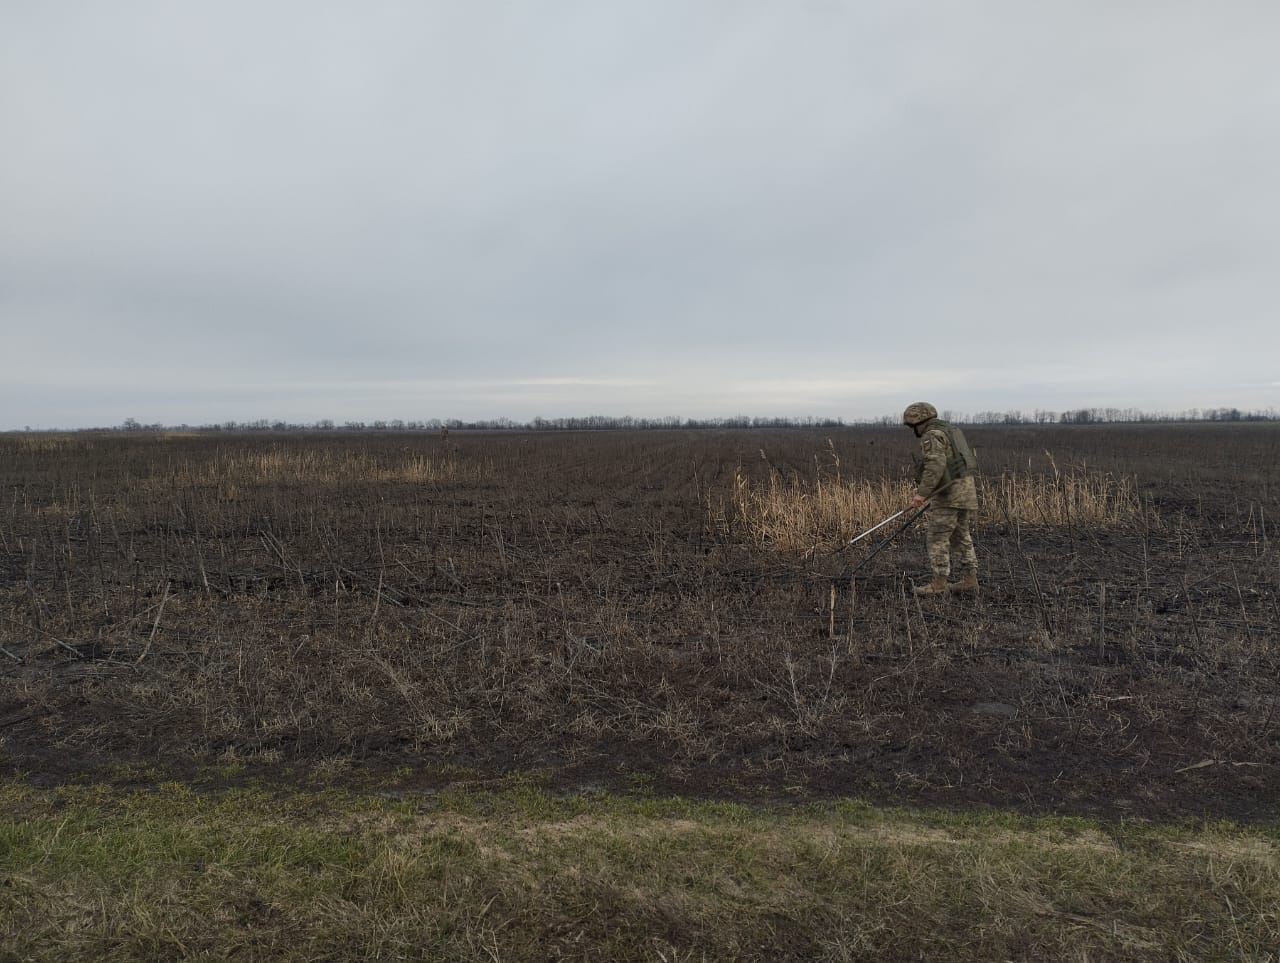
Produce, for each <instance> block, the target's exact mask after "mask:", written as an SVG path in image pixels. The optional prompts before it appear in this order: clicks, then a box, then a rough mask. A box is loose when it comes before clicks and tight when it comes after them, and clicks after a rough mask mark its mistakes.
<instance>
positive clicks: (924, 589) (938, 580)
mask: <svg viewBox="0 0 1280 963" xmlns="http://www.w3.org/2000/svg"><path fill="white" fill-rule="evenodd" d="M912 591H914V592H915V593H916V595H942V594H944V593H945V592H946V591H947V578H946V576H945V575H935V576H934V577H933V581H932V582H930V583H929V584H928V585H917V586H916V587H915V588H914V589H913V590H912Z"/></svg>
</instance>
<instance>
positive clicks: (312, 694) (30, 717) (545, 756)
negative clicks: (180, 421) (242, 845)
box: [0, 425, 1280, 820]
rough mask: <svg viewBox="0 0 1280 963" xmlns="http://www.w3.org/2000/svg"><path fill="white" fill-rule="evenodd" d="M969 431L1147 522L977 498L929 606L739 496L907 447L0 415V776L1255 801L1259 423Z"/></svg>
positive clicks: (863, 465) (1059, 803)
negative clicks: (55, 420) (187, 431)
mask: <svg viewBox="0 0 1280 963" xmlns="http://www.w3.org/2000/svg"><path fill="white" fill-rule="evenodd" d="M969 435H970V440H971V441H972V443H973V444H974V445H975V446H976V447H977V448H978V449H979V451H980V456H981V458H982V464H983V472H984V479H986V482H987V483H988V484H989V485H993V484H994V483H995V482H996V480H998V479H999V478H1001V477H1002V476H1008V475H1012V474H1015V473H1020V474H1022V475H1034V476H1038V477H1042V478H1046V479H1048V478H1054V477H1057V476H1058V475H1059V473H1060V472H1065V471H1066V470H1067V468H1068V467H1073V468H1074V470H1077V471H1079V472H1088V473H1092V474H1094V475H1102V476H1111V477H1116V478H1124V479H1128V480H1131V481H1132V483H1133V485H1134V486H1135V488H1136V491H1137V492H1138V493H1139V497H1140V498H1141V500H1142V511H1141V512H1140V513H1138V514H1137V515H1135V516H1134V517H1131V518H1129V519H1126V520H1122V521H1121V522H1118V523H1114V524H1106V525H1100V524H1091V523H1089V522H1087V521H1073V520H1071V519H1068V520H1067V521H1066V523H1063V522H1061V521H1060V520H1059V521H1056V522H1052V523H1051V522H1050V521H1049V520H1048V519H1046V520H1045V522H1044V523H1039V524H1038V523H1036V521H1035V519H1034V518H1033V519H1031V520H1026V519H1021V518H1015V517H1013V516H1012V515H1010V514H1009V513H1007V512H1003V513H1002V512H999V511H996V510H994V508H993V507H992V506H991V505H990V504H984V509H983V511H982V513H981V518H980V520H979V523H978V525H977V528H976V531H975V538H976V542H977V545H978V551H979V554H980V562H981V565H982V573H981V578H982V589H981V592H980V593H979V594H978V596H977V597H976V598H974V597H965V596H948V597H942V598H927V599H924V598H916V597H915V596H914V595H913V594H912V592H911V585H912V579H913V578H915V577H918V575H919V572H920V571H921V568H922V566H921V556H922V535H921V533H920V531H919V530H918V529H914V528H913V529H909V530H908V531H907V532H906V533H905V534H904V535H903V536H902V537H901V538H900V539H899V540H898V541H896V542H895V543H893V544H892V545H890V546H889V548H888V549H886V550H885V551H884V552H882V553H881V554H880V555H878V556H876V557H875V558H874V559H873V560H872V561H871V562H870V563H869V564H867V565H866V566H864V567H862V568H861V569H860V570H858V571H857V573H856V575H854V576H853V577H852V578H849V571H850V569H852V568H853V567H854V566H856V565H857V564H858V562H860V561H861V560H862V559H863V558H864V556H865V555H866V553H867V550H868V549H869V547H871V543H873V542H874V541H875V540H874V539H869V540H868V544H866V545H863V544H860V545H858V546H854V547H853V549H849V550H841V549H840V543H841V538H836V537H833V538H829V539H826V540H825V541H823V542H822V544H818V543H815V544H812V545H810V546H809V547H808V549H807V550H804V551H797V550H794V549H783V548H781V547H779V546H778V545H774V544H770V543H769V542H768V541H767V540H765V541H762V540H761V539H760V538H758V537H753V536H752V535H751V533H749V532H748V531H747V526H746V524H745V521H744V519H742V518H741V517H739V514H740V513H739V512H738V511H737V510H736V509H735V505H734V502H733V499H732V497H731V494H732V491H733V487H734V485H735V479H741V480H742V481H741V482H739V483H740V484H741V483H745V484H754V485H764V484H771V485H778V486H783V487H785V486H801V487H803V486H804V485H807V484H812V483H814V482H815V481H816V480H818V479H820V478H825V479H826V483H827V484H829V485H830V484H856V483H858V482H859V481H861V480H868V481H872V480H875V481H878V480H880V479H890V480H894V481H897V480H900V479H901V478H902V477H903V475H904V473H905V471H906V468H907V465H908V464H909V460H910V454H911V447H912V443H911V438H910V436H909V435H908V434H906V433H905V432H901V431H900V430H890V429H846V430H842V431H840V432H838V433H836V432H831V431H823V432H818V431H806V430H789V431H782V430H777V431H774V430H769V431H764V430H760V431H742V432H695V431H684V432H599V433H550V432H547V433H523V434H521V433H499V432H491V433H475V434H464V435H459V434H458V433H454V435H452V436H451V437H450V439H449V442H448V443H447V444H444V443H441V442H440V441H439V440H438V439H436V438H434V437H425V436H423V435H416V434H397V433H390V432H382V433H367V434H349V433H342V432H319V433H313V434H287V435H271V434H236V435H229V434H217V433H211V434H201V435H190V436H177V435H151V434H147V433H129V434H81V435H55V436H48V435H25V434H24V435H9V436H0V477H2V478H3V483H4V493H5V498H4V504H3V505H2V506H0V646H2V647H3V648H2V650H0V753H2V755H0V760H2V763H3V766H4V769H5V770H6V771H8V772H17V773H22V774H25V775H26V776H28V777H29V778H32V779H35V780H37V781H41V782H60V781H82V780H88V779H94V780H103V779H106V780H111V779H137V778H139V776H138V774H139V773H141V772H147V773H151V774H154V775H155V777H156V778H174V777H182V778H198V779H206V780H216V779H221V778H230V777H229V776H228V775H227V774H228V773H230V772H239V773H244V774H247V775H253V776H257V777H261V776H267V777H271V778H280V779H289V780H301V781H306V780H313V779H316V778H324V779H325V780H326V781H328V782H333V781H338V782H342V781H349V782H351V783H352V784H368V783H370V782H376V783H378V784H380V785H384V786H386V787H388V788H390V789H394V790H397V791H415V790H430V789H433V788H438V787H440V786H444V785H457V784H468V785H486V784H492V783H500V782H503V781H506V780H510V779H512V778H515V777H520V778H529V777H532V778H536V779H538V780H540V781H542V782H543V783H545V784H547V785H549V786H552V787H555V788H557V789H563V790H565V791H576V790H581V789H584V788H609V789H618V790H627V791H675V792H680V793H685V794H690V795H696V796H707V797H733V798H738V799H744V798H745V799H751V798H771V799H772V798H797V799H812V798H824V797H830V796H837V795H839V796H845V795H849V796H859V797H863V798H866V799H869V800H874V801H877V802H894V803H902V804H917V803H919V804H928V805H937V806H955V807H973V806H983V807H986V806H990V807H1002V808H1007V807H1012V808H1017V809H1020V810H1026V811H1036V812H1047V811H1053V812H1059V813H1089V814H1099V815H1107V816H1115V815H1119V814H1132V815H1135V816H1149V817H1158V818H1211V819H1216V818H1232V819H1261V820H1271V819H1274V818H1275V817H1276V815H1277V800H1280V768H1278V767H1280V554H1277V548H1276V541H1277V535H1278V534H1280V533H1278V532H1277V528H1276V520H1277V519H1280V498H1277V489H1276V486H1275V482H1274V478H1275V476H1276V473H1277V470H1278V469H1280V458H1277V453H1278V447H1280V431H1278V430H1277V429H1276V428H1275V427H1274V426H1254V425H1242V426H1234V425H1231V426H1208V425H1205V426H1186V427H1172V426H1155V427H1136V426H1135V427H1117V426H1108V427H1099V426H1087V427H1066V426H1062V427H1056V426H1055V427H1039V428H1030V427H1016V428H984V427H974V428H972V429H970V430H969ZM833 462H834V463H838V465H839V477H838V478H836V477H833V475H832V472H833V468H832V464H833ZM824 473H825V474H824ZM878 520H879V519H876V518H865V519H864V518H850V519H848V526H849V530H848V531H846V532H843V533H840V535H841V536H849V535H852V534H856V532H857V531H858V530H860V529H861V528H865V527H868V526H869V525H870V524H873V523H874V522H876V521H878Z"/></svg>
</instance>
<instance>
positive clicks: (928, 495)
mask: <svg viewBox="0 0 1280 963" xmlns="http://www.w3.org/2000/svg"><path fill="white" fill-rule="evenodd" d="M902 423H903V424H904V425H906V426H907V427H909V428H910V429H911V430H912V431H913V432H915V436H916V437H917V438H919V439H920V457H919V460H918V461H917V462H916V474H915V483H916V493H915V495H914V496H913V497H912V499H911V507H912V508H923V507H924V506H925V505H926V504H928V505H929V512H928V514H927V515H925V546H926V550H927V552H928V555H929V568H930V570H931V571H932V573H933V578H932V580H931V581H930V582H929V583H928V584H927V585H919V586H916V589H915V593H916V595H941V594H942V593H944V592H976V591H977V590H978V556H977V555H976V553H975V552H974V550H973V537H972V535H971V534H970V531H969V528H970V524H971V523H972V520H973V513H974V512H976V511H977V510H978V490H977V486H976V485H975V484H974V475H975V473H976V471H977V468H978V459H977V457H976V456H975V455H974V453H973V449H971V448H970V447H969V443H968V442H967V441H965V437H964V434H963V433H962V432H961V431H960V429H959V428H957V427H955V426H954V425H951V424H948V423H947V422H945V421H943V420H942V419H941V418H939V417H938V409H937V408H935V407H934V406H933V405H931V404H929V403H928V402H926V401H917V402H916V403H915V404H911V405H908V406H907V410H906V411H904V412H903V413H902ZM953 555H954V556H955V563H956V568H957V571H958V574H959V576H960V580H959V581H958V582H950V583H949V582H948V581H947V578H948V576H949V575H950V574H951V562H952V556H953Z"/></svg>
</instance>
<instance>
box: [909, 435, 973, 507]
mask: <svg viewBox="0 0 1280 963" xmlns="http://www.w3.org/2000/svg"><path fill="white" fill-rule="evenodd" d="M953 438H954V442H953ZM966 455H967V456H968V457H966ZM976 471H977V458H976V456H974V454H973V451H972V449H970V448H969V443H968V441H966V440H965V437H964V434H963V433H962V432H961V431H960V429H959V428H956V427H955V426H954V425H949V424H947V423H946V422H945V421H943V420H942V419H940V418H934V419H933V420H932V421H930V422H928V424H927V425H926V426H925V428H924V430H923V431H922V432H920V457H919V460H918V461H917V462H916V476H915V482H916V494H917V495H919V496H920V497H921V498H927V499H929V501H931V502H933V504H934V505H936V506H938V507H939V508H967V509H970V510H973V509H976V508H977V507H978V489H977V486H976V484H975V483H974V474H975V472H976Z"/></svg>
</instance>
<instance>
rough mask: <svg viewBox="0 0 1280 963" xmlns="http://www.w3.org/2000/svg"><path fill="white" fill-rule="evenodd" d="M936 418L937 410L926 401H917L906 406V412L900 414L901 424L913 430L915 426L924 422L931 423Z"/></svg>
mask: <svg viewBox="0 0 1280 963" xmlns="http://www.w3.org/2000/svg"><path fill="white" fill-rule="evenodd" d="M937 417H938V409H937V408H935V407H934V406H933V405H931V404H929V402H927V401H917V402H914V403H912V404H909V405H907V410H906V411H904V412H903V413H902V423H903V424H904V425H910V426H911V427H912V428H914V427H915V426H916V425H923V424H924V423H925V422H926V421H932V420H933V419H934V418H937Z"/></svg>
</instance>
